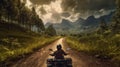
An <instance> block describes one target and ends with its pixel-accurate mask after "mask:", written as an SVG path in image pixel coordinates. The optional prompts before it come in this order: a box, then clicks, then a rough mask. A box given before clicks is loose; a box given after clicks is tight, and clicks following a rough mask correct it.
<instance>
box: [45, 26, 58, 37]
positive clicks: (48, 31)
mask: <svg viewBox="0 0 120 67" xmlns="http://www.w3.org/2000/svg"><path fill="white" fill-rule="evenodd" d="M45 33H46V34H47V35H48V36H55V35H56V30H55V29H54V27H53V25H50V26H48V28H47V29H46V31H45Z"/></svg>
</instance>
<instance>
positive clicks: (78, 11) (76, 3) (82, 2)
mask: <svg viewBox="0 0 120 67" xmlns="http://www.w3.org/2000/svg"><path fill="white" fill-rule="evenodd" d="M26 6H27V7H29V8H30V9H31V8H32V7H35V9H36V12H37V14H38V15H39V17H40V18H41V19H42V20H43V22H44V23H47V22H51V23H60V22H61V21H62V19H68V20H69V21H72V22H74V21H76V20H77V19H78V18H84V19H86V18H87V17H88V16H91V15H94V16H95V17H96V18H99V17H100V16H103V15H106V14H109V13H110V12H111V11H113V10H115V0H26Z"/></svg>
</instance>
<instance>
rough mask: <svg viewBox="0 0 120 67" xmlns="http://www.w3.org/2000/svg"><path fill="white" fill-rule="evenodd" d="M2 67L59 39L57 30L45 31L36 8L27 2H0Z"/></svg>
mask: <svg viewBox="0 0 120 67" xmlns="http://www.w3.org/2000/svg"><path fill="white" fill-rule="evenodd" d="M0 9H1V10H0V67H6V64H9V62H11V60H16V59H17V58H21V57H24V56H25V55H28V54H31V53H33V52H34V51H36V50H38V49H40V48H42V47H43V46H45V45H48V44H49V43H51V42H53V41H55V40H56V39H59V38H60V37H59V36H56V31H55V29H54V28H53V27H52V25H51V26H49V27H48V28H47V29H45V27H44V24H43V22H42V20H41V19H40V18H39V16H38V15H37V13H36V10H35V7H32V9H29V8H28V7H26V4H25V1H21V0H0Z"/></svg>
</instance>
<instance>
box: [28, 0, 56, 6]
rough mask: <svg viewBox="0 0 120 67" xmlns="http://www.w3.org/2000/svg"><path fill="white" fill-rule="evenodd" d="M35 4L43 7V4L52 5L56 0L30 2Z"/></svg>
mask: <svg viewBox="0 0 120 67" xmlns="http://www.w3.org/2000/svg"><path fill="white" fill-rule="evenodd" d="M30 1H31V2H32V3H33V4H39V5H43V4H50V3H51V2H52V1H55V0H30Z"/></svg>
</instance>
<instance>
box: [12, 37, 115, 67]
mask: <svg viewBox="0 0 120 67" xmlns="http://www.w3.org/2000/svg"><path fill="white" fill-rule="evenodd" d="M57 44H62V46H63V49H64V50H65V51H66V52H68V53H69V55H68V56H66V57H71V58H72V60H73V67H114V66H111V64H109V63H106V61H105V62H101V61H100V60H97V59H95V58H93V57H92V56H87V55H85V54H83V53H80V52H77V51H75V50H72V49H71V48H69V47H68V45H67V44H66V43H65V39H64V38H61V39H59V40H57V41H56V42H54V43H52V44H50V45H48V46H46V47H44V48H42V49H40V50H39V51H37V52H35V53H34V54H32V55H31V56H29V57H28V58H23V59H21V60H19V61H18V62H16V63H15V64H14V65H12V66H11V67H46V59H47V58H50V57H51V56H49V54H50V53H51V52H50V51H49V48H52V49H53V50H56V45H57Z"/></svg>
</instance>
